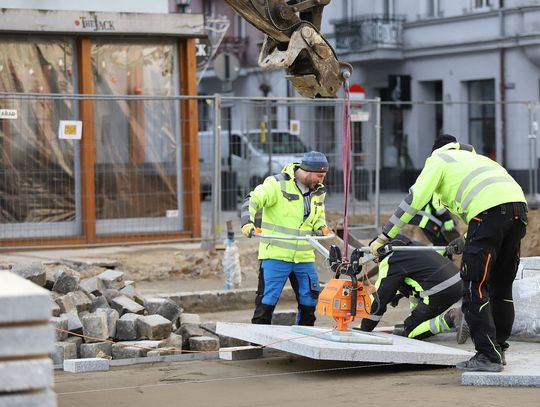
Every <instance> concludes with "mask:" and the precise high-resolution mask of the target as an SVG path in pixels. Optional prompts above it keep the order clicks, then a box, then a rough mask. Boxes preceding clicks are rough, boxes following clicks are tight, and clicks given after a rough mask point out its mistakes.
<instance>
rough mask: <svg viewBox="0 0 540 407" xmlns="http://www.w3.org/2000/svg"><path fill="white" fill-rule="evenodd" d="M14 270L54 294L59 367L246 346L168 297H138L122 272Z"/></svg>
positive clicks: (36, 266)
mask: <svg viewBox="0 0 540 407" xmlns="http://www.w3.org/2000/svg"><path fill="white" fill-rule="evenodd" d="M11 271H12V272H14V273H16V274H19V275H21V276H23V277H25V278H27V279H28V280H31V281H33V282H34V283H36V284H38V285H41V286H43V287H45V288H47V289H48V290H49V291H50V298H51V304H52V318H51V324H52V325H53V327H54V328H55V332H56V343H55V348H54V351H53V352H52V353H51V358H52V360H53V363H54V365H55V366H58V367H59V366H62V365H63V363H64V360H69V359H77V358H85V359H86V358H108V359H127V358H139V357H146V356H161V355H171V354H179V353H181V352H182V351H186V350H189V351H201V352H204V351H217V350H218V349H219V348H220V347H229V346H241V345H244V344H245V343H244V342H243V341H239V340H236V339H232V338H228V337H223V336H221V337H220V336H218V335H217V334H216V333H215V324H212V323H210V324H201V321H200V318H199V316H198V315H197V314H188V313H183V312H182V309H181V307H180V306H179V305H178V304H177V303H176V302H175V301H173V300H171V299H169V298H165V297H159V296H142V295H140V294H139V293H138V291H137V289H136V287H135V284H134V282H133V281H126V280H124V273H123V272H122V271H120V270H115V269H108V270H105V271H104V272H102V273H101V274H99V275H97V276H95V277H91V278H86V279H80V275H79V272H78V271H76V270H74V269H72V268H70V267H67V266H61V267H60V268H56V269H55V271H54V273H52V272H50V271H48V270H47V267H46V266H45V265H43V264H40V263H34V264H30V265H24V266H15V267H12V269H11Z"/></svg>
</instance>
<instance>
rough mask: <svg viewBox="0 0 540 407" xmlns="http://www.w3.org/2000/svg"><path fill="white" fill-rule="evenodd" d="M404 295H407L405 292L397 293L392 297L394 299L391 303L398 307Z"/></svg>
mask: <svg viewBox="0 0 540 407" xmlns="http://www.w3.org/2000/svg"><path fill="white" fill-rule="evenodd" d="M403 297H405V296H404V295H403V294H401V293H397V294H396V295H395V296H394V298H392V301H391V302H390V305H391V306H392V307H394V308H396V307H397V305H398V303H399V300H401V299H402V298H403Z"/></svg>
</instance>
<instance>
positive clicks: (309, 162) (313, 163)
mask: <svg viewBox="0 0 540 407" xmlns="http://www.w3.org/2000/svg"><path fill="white" fill-rule="evenodd" d="M300 168H302V169H303V170H304V171H308V172H327V171H328V160H327V159H326V156H325V155H324V154H323V153H319V152H318V151H310V152H309V153H304V157H302V163H301V164H300Z"/></svg>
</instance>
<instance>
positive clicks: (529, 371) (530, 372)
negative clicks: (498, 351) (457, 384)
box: [461, 342, 540, 387]
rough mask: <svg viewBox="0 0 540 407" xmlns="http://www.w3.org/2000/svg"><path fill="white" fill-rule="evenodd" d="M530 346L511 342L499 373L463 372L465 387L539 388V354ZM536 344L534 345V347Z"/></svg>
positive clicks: (462, 378)
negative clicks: (504, 362) (503, 365)
mask: <svg viewBox="0 0 540 407" xmlns="http://www.w3.org/2000/svg"><path fill="white" fill-rule="evenodd" d="M531 345H532V344H529V343H526V342H512V343H511V344H510V349H509V350H508V351H507V352H506V354H505V356H506V362H507V365H506V366H505V367H504V370H503V371H502V372H500V373H486V372H464V373H463V374H462V376H461V384H463V385H465V386H500V387H540V354H539V353H538V352H536V351H535V350H536V349H535V350H532V349H531V347H530V346H531ZM536 345H538V344H536V343H535V344H534V345H533V346H536Z"/></svg>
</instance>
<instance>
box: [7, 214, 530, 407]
mask: <svg viewBox="0 0 540 407" xmlns="http://www.w3.org/2000/svg"><path fill="white" fill-rule="evenodd" d="M387 216H389V214H388V215H387ZM387 216H383V219H382V220H383V221H384V220H385V218H387ZM539 216H540V213H539V211H537V210H533V211H531V212H530V213H529V227H528V232H527V236H526V237H525V238H524V239H523V242H522V256H538V255H540V233H539V230H538V229H539V225H540V223H539V222H538V217H539ZM328 218H329V222H331V223H333V224H335V225H338V226H339V216H337V215H332V214H329V216H328ZM362 220H363V218H362V216H358V217H357V218H356V219H353V220H352V222H357V223H362ZM461 228H462V229H463V228H464V225H461ZM406 232H407V233H408V234H409V235H412V236H413V237H414V238H417V239H419V240H422V236H421V233H419V232H418V230H417V229H415V228H410V229H407V230H406ZM237 243H238V245H239V246H240V252H241V256H240V261H241V266H242V273H243V283H242V288H255V287H256V285H257V271H258V260H257V242H256V241H254V240H248V239H245V238H243V237H241V238H240V239H238V242H237ZM222 256H223V251H222V250H216V251H209V250H208V249H206V248H201V243H200V242H195V243H171V244H152V245H140V246H114V247H100V248H90V249H66V250H47V251H36V250H32V251H13V252H10V253H2V254H1V255H0V269H2V268H8V267H9V265H11V264H15V263H22V262H24V263H29V262H34V261H45V262H49V263H50V264H73V265H79V268H78V270H79V271H80V273H81V277H82V278H84V277H89V276H93V275H96V274H98V273H100V272H102V271H103V270H104V268H106V263H107V262H110V264H115V267H116V269H118V270H122V271H124V272H125V279H126V280H134V281H135V282H136V287H137V290H138V291H139V292H140V293H141V294H143V295H147V294H160V293H172V292H185V291H202V290H218V289H223V286H224V282H223V272H222V266H221V259H222ZM104 263H105V264H104ZM318 263H319V265H320V267H319V272H320V279H321V281H322V282H324V281H327V280H328V279H329V278H331V273H330V272H329V271H328V269H327V268H326V267H324V266H323V262H322V259H320V258H319V259H318ZM295 306H296V304H294V303H280V304H279V305H278V310H280V309H281V310H283V309H293V308H295ZM251 313H252V309H247V308H245V307H244V308H243V309H236V310H231V311H223V312H217V313H216V312H212V310H208V309H202V310H201V312H200V315H201V319H202V321H203V322H204V321H231V322H249V320H250V318H251ZM406 315H407V308H406V307H405V305H404V304H400V306H399V307H398V308H397V309H390V310H389V311H388V312H387V314H386V315H385V317H384V319H383V321H381V325H393V324H396V323H401V322H402V321H403V318H404V317H405V316H406ZM317 325H321V326H331V325H332V321H330V320H328V319H326V320H325V319H324V318H323V319H319V320H318V322H317ZM437 340H442V341H443V342H444V341H447V344H448V345H449V346H455V345H456V344H455V341H453V339H452V338H450V339H449V337H448V336H447V337H445V338H442V339H437ZM525 346H530V347H531V352H537V350H538V345H537V344H535V343H532V344H527V345H525ZM464 349H467V350H472V345H471V343H470V341H469V342H468V344H466V345H465V348H464ZM55 382H56V383H55V391H56V392H57V394H58V400H59V405H60V406H78V407H83V406H95V405H102V406H115V407H120V406H130V407H137V406H147V405H149V406H153V405H181V406H183V405H185V406H249V407H255V406H274V405H283V406H304V405H322V404H332V405H341V404H345V403H369V404H370V405H373V406H389V405H394V404H396V405H397V404H398V403H399V404H400V405H401V404H403V403H406V404H408V403H411V404H412V403H415V404H418V403H423V404H424V405H427V406H429V405H438V406H455V405H456V404H458V405H482V406H505V407H506V406H507V405H508V402H509V401H510V400H511V401H512V403H516V404H519V405H520V406H538V390H537V389H532V388H502V387H497V388H493V387H468V386H467V387H465V386H461V372H460V371H458V370H456V369H455V368H440V367H439V368H437V367H430V366H413V365H384V366H383V365H379V366H373V365H372V364H369V365H368V364H359V363H357V364H352V363H343V362H328V361H316V360H310V359H307V358H302V357H297V356H293V355H288V354H284V353H280V352H277V351H276V352H272V353H269V354H267V355H266V356H265V357H264V358H262V359H255V360H247V361H223V360H217V359H213V360H199V361H189V362H174V363H155V364H144V365H133V366H124V367H112V368H111V370H110V371H108V372H101V373H83V374H71V373H65V372H62V371H56V373H55Z"/></svg>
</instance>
